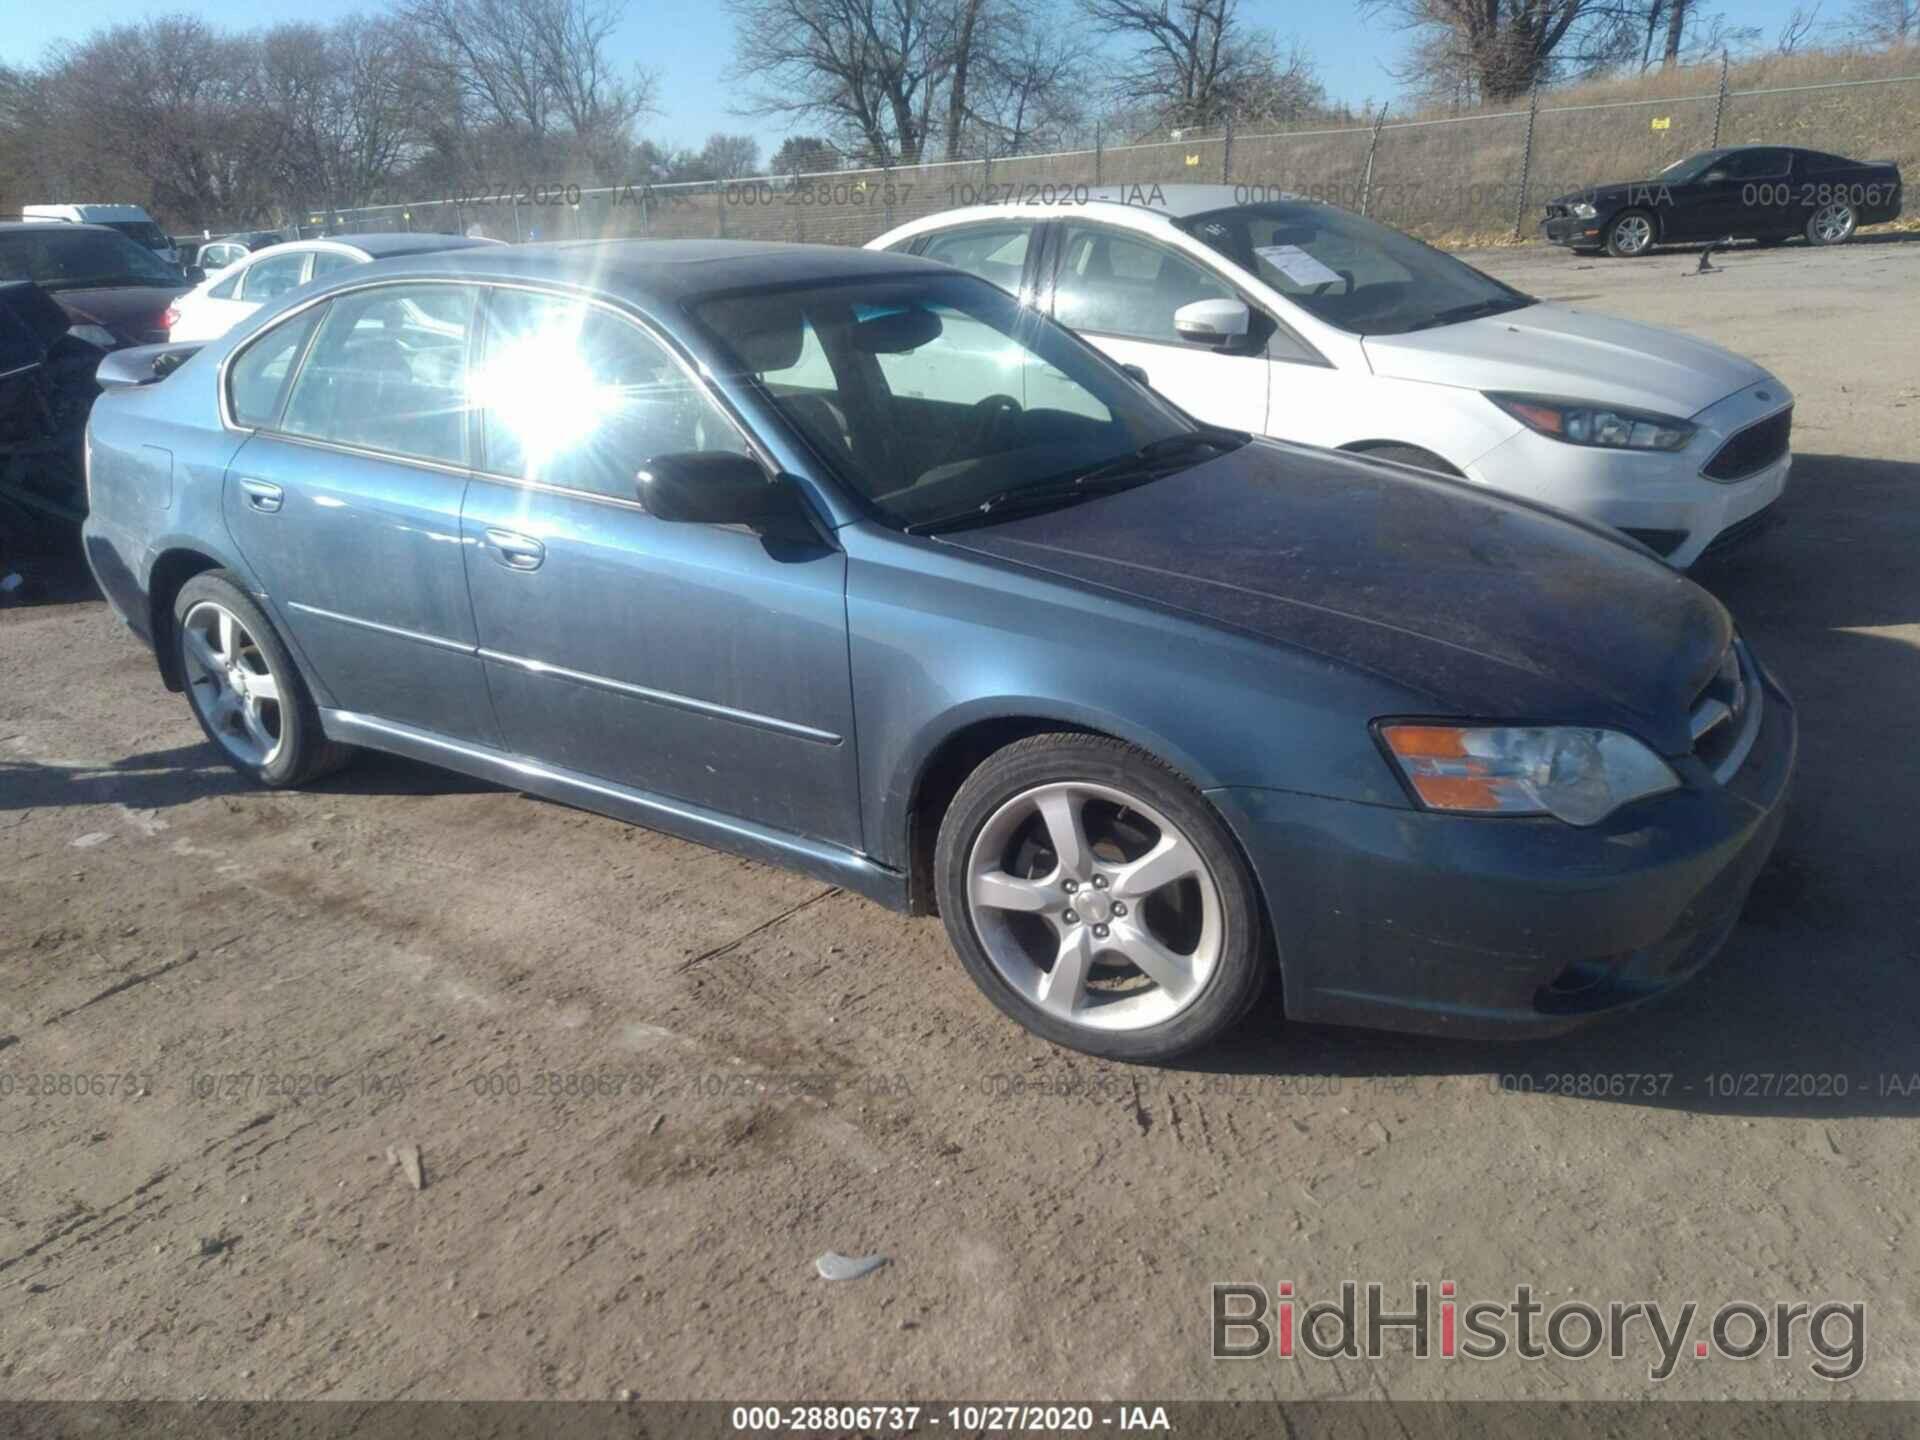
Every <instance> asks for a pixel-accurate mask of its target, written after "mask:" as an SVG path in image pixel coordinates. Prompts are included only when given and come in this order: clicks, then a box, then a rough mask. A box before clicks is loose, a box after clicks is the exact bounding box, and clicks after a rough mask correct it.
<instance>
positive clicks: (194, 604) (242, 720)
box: [173, 570, 352, 789]
mask: <svg viewBox="0 0 1920 1440" xmlns="http://www.w3.org/2000/svg"><path fill="white" fill-rule="evenodd" d="M173 643H174V645H175V647H176V648H177V651H178V653H177V656H176V658H177V659H178V661H179V664H180V675H181V678H182V679H183V680H185V682H186V690H187V703H188V704H189V705H191V706H192V707H193V714H194V718H195V719H196V720H198V721H199V722H200V728H201V729H202V730H204V731H206V732H207V738H208V739H209V740H211V741H213V743H214V744H215V745H217V746H219V747H220V752H221V754H222V755H223V756H224V757H225V758H226V761H227V763H228V764H229V765H231V766H233V768H234V769H236V770H238V771H239V772H240V773H241V774H243V775H245V776H247V777H248V778H249V779H251V780H253V781H254V782H255V783H256V784H260V785H267V786H271V787H273V788H275V789H280V788H284V787H289V786H295V785H304V784H306V783H307V782H308V781H310V780H315V779H318V778H319V777H320V776H322V775H324V774H326V773H328V772H329V771H331V770H337V769H339V767H340V766H341V765H343V764H345V763H346V761H347V759H348V758H349V756H350V755H351V754H352V751H351V750H350V749H349V748H348V747H346V746H344V745H338V744H335V743H334V742H332V741H330V740H328V739H327V737H326V735H325V734H324V733H323V732H322V731H321V729H320V712H319V710H318V708H317V707H316V706H315V705H314V703H313V696H312V695H310V694H309V693H308V691H307V687H306V684H305V682H304V681H302V680H301V678H300V672H299V671H298V670H296V669H295V668H294V665H293V657H292V656H291V655H289V654H288V653H287V647H286V646H285V645H284V644H282V643H281V640H280V637H279V635H278V634H276V633H275V631H274V628H273V624H272V622H271V621H269V620H268V619H267V617H266V613H265V612H264V611H262V610H261V609H260V607H259V606H258V605H256V604H255V603H254V602H253V600H252V598H251V597H249V596H248V595H247V594H246V592H244V591H243V590H241V589H240V587H239V586H237V585H235V584H234V583H233V582H232V581H231V580H230V579H228V578H227V576H226V574H225V572H223V571H219V570H210V571H208V572H206V573H205V574H202V575H196V576H194V577H193V578H192V579H191V580H189V581H187V583H186V584H185V585H183V586H181V587H180V595H179V598H178V599H177V600H176V601H175V602H174V608H173Z"/></svg>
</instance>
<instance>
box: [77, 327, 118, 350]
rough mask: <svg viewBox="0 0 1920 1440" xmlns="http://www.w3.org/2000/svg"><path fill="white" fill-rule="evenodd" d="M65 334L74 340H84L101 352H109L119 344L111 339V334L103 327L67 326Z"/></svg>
mask: <svg viewBox="0 0 1920 1440" xmlns="http://www.w3.org/2000/svg"><path fill="white" fill-rule="evenodd" d="M67 334H69V335H71V336H72V337H73V338H74V339H76V340H84V341H86V342H87V344H89V345H98V346H99V347H100V348H101V349H102V350H111V349H113V348H114V346H116V345H118V344H119V343H120V342H119V341H118V340H116V339H114V338H113V332H112V331H111V330H109V329H107V327H106V326H104V325H69V326H68V327H67Z"/></svg>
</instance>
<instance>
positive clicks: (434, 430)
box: [222, 256, 498, 744]
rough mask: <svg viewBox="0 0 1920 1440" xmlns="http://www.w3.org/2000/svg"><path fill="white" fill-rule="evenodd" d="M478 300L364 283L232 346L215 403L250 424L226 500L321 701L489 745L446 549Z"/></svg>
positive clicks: (454, 521) (454, 288) (461, 594)
mask: <svg viewBox="0 0 1920 1440" xmlns="http://www.w3.org/2000/svg"><path fill="white" fill-rule="evenodd" d="M301 258H302V259H304V258H305V257H304V256H303V257H301ZM478 302H479V296H478V291H477V289H476V288H475V287H473V286H467V285H450V284H433V283H427V282H416V283H412V284H406V285H391V284H390V285H371V286H369V287H367V288H366V289H363V290H352V291H347V292H345V293H342V294H339V295H337V296H335V297H334V298H333V299H331V300H330V301H327V302H323V303H321V304H319V305H313V306H308V307H307V308H305V309H303V310H300V311H297V312H295V313H294V314H293V315H291V316H290V317H288V318H287V319H285V320H282V321H280V322H279V323H278V324H276V325H274V326H272V327H271V328H269V329H268V330H266V331H264V332H263V333H262V334H261V336H260V337H259V338H257V339H255V340H252V341H250V342H249V343H248V344H247V345H246V346H245V347H244V348H243V349H241V350H239V351H238V352H236V354H235V357H234V359H233V360H232V361H231V362H230V363H229V365H228V373H227V379H226V386H227V394H226V397H225V398H226V404H227V409H228V413H229V416H230V418H231V419H232V421H233V423H235V424H237V425H240V426H242V427H245V428H248V429H250V430H251V431H252V434H251V435H249V436H248V438H247V439H246V441H245V442H244V443H243V444H242V445H241V447H240V449H239V450H238V451H237V452H236V453H235V455H234V457H233V460H232V462H231V463H230V465H229V466H228V470H227V480H226V486H225V489H224V491H223V496H222V505H223V508H224V510H225V513H226V517H227V527H228V530H229V531H230V532H231V533H232V535H233V538H234V541H235V543H236V544H237V545H238V546H239V547H240V552H241V554H242V556H243V557H244V558H245V560H246V562H247V564H248V566H249V567H250V568H251V569H252V570H253V572H254V574H255V576H256V577H257V578H258V580H259V582H260V584H261V585H262V586H263V587H264V588H265V590H266V593H267V596H268V600H269V602H270V603H271V605H272V606H273V608H274V609H275V611H276V612H277V614H278V616H279V618H280V620H281V622H282V624H283V626H284V628H285V630H286V632H287V633H288V634H289V635H291V637H292V638H293V641H294V643H295V645H296V646H297V647H298V649H299V650H300V652H301V654H302V655H303V656H304V657H305V659H306V661H307V663H308V665H309V666H310V667H311V669H312V671H313V673H314V675H315V676H316V677H317V678H318V679H319V680H320V682H321V684H322V685H323V686H324V687H325V689H326V690H327V692H328V695H329V698H330V700H331V702H332V704H333V705H334V706H336V707H338V708H340V709H344V710H351V711H355V712H358V713H361V714H365V715H370V716H374V717H376V718H378V719H381V720H385V721H390V722H395V723H398V724H402V725H407V726H411V727H414V728H417V729H421V730H427V731H432V732H434V733H437V734H441V735H447V736H452V737H455V738H459V739H465V740H476V741H479V742H480V743H482V744H494V743H497V738H498V737H497V732H496V730H495V727H494V723H493V709H492V705H491V702H490V700H489V697H488V694H487V689H486V679H485V676H484V675H483V673H482V671H481V664H480V660H479V656H478V648H479V646H478V639H477V637H476V635H475V633H474V627H473V611H472V606H471V605H470V604H469V602H468V598H467V576H466V569H465V566H464V564H463V562H462V560H461V555H460V550H461V539H460V504H461V500H462V497H463V495H464V492H465V490H466V485H467V473H468V463H467V462H468V444H469V428H470V427H469V425H468V422H467V411H466V399H465V380H466V352H467V345H468V343H469V334H470V331H471V327H472V322H473V316H474V314H475V312H476V310H477V307H478Z"/></svg>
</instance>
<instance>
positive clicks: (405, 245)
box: [290, 230, 500, 260]
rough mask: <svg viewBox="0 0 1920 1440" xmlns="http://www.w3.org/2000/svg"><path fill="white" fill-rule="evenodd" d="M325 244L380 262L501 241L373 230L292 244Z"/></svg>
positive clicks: (435, 233) (432, 233)
mask: <svg viewBox="0 0 1920 1440" xmlns="http://www.w3.org/2000/svg"><path fill="white" fill-rule="evenodd" d="M323 242H331V243H332V244H335V245H351V246H352V247H353V248H354V249H356V250H359V251H361V252H363V253H365V254H367V255H371V256H372V257H373V258H374V259H376V260H382V259H385V258H386V257H387V256H389V255H418V254H421V253H423V252H425V251H429V250H465V249H468V248H469V247H475V246H493V245H498V244H499V243H500V242H499V241H498V240H479V239H474V238H471V237H469V236H466V235H442V234H440V233H438V232H437V231H433V230H370V231H368V232H366V233H365V234H360V235H315V236H314V237H313V238H312V239H310V240H300V241H295V242H290V243H295V244H300V245H318V244H321V243H323Z"/></svg>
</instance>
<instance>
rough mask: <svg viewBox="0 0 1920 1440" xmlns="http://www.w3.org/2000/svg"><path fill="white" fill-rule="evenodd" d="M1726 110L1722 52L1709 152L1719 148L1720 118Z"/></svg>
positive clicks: (1721, 54) (1721, 53)
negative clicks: (1711, 141)
mask: <svg viewBox="0 0 1920 1440" xmlns="http://www.w3.org/2000/svg"><path fill="white" fill-rule="evenodd" d="M1726 108H1727V52H1726V51H1725V50H1722V51H1721V52H1720V93H1719V94H1718V95H1716V96H1715V97H1714V101H1713V144H1711V145H1709V146H1708V147H1707V148H1708V149H1709V150H1717V149H1719V148H1720V117H1721V115H1722V114H1724V113H1725V112H1726Z"/></svg>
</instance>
